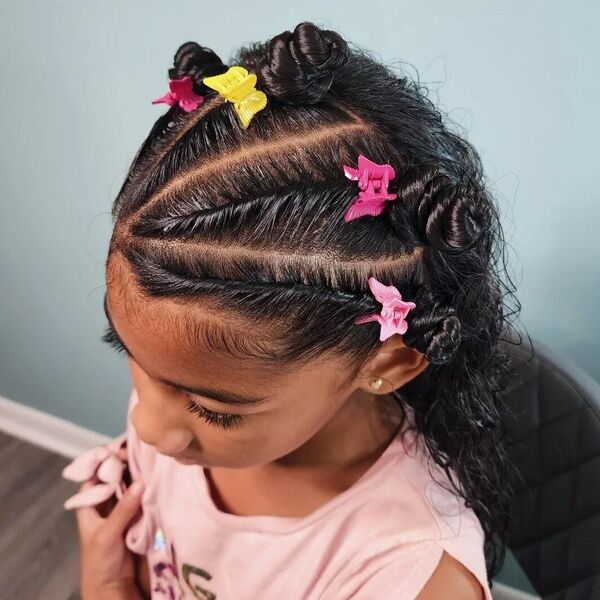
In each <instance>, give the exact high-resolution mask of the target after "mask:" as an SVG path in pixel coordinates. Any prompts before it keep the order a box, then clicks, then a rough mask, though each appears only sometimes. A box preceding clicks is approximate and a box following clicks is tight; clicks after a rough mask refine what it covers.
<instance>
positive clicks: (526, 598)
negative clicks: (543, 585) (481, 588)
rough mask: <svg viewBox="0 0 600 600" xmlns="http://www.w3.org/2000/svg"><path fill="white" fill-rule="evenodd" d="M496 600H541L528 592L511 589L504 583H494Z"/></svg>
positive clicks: (493, 592) (493, 591)
mask: <svg viewBox="0 0 600 600" xmlns="http://www.w3.org/2000/svg"><path fill="white" fill-rule="evenodd" d="M492 596H493V597H494V600H540V597H539V596H533V595H532V594H528V593H527V592H522V591H521V590H518V589H517V588H514V587H510V586H509V585H506V584H504V583H500V582H498V581H494V589H493V590H492Z"/></svg>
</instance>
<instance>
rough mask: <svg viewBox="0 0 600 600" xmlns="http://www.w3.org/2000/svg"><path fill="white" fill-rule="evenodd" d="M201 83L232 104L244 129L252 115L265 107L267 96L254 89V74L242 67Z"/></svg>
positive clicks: (234, 68)
mask: <svg viewBox="0 0 600 600" xmlns="http://www.w3.org/2000/svg"><path fill="white" fill-rule="evenodd" d="M202 83H204V85H206V86H208V87H209V88H211V89H213V90H216V91H217V92H219V94H220V95H221V96H222V97H223V98H225V100H227V101H228V102H231V103H233V107H234V108H235V112H236V113H237V115H238V118H239V120H240V122H241V124H242V127H243V128H244V129H246V128H247V127H248V125H249V124H250V121H251V120H252V118H253V117H254V115H255V114H256V113H257V112H258V111H259V110H262V109H263V108H264V107H265V106H266V105H267V95H266V94H265V93H264V92H262V91H260V90H257V89H256V87H255V85H256V74H255V73H248V71H247V70H246V69H244V67H240V66H237V65H236V66H233V67H229V69H228V70H227V71H226V72H225V73H221V75H213V76H211V77H205V78H204V79H203V80H202Z"/></svg>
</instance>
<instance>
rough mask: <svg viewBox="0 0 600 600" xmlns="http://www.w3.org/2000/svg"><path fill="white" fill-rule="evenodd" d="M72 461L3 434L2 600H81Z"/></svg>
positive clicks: (0, 470)
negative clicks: (68, 471) (68, 469)
mask: <svg viewBox="0 0 600 600" xmlns="http://www.w3.org/2000/svg"><path fill="white" fill-rule="evenodd" d="M69 462H70V460H69V459H68V458H65V457H63V456H59V455H57V454H53V453H52V452H49V451H48V450H45V449H43V448H40V447H38V446H34V445H33V444H30V443H28V442H25V441H23V440H20V439H18V438H15V437H12V436H10V435H7V434H6V433H4V432H1V431H0V600H76V599H79V540H78V533H77V525H76V522H75V514H74V513H73V511H69V510H65V509H64V508H63V502H64V501H65V500H66V499H67V498H68V497H69V496H71V495H73V494H74V493H75V492H76V491H77V489H78V487H79V486H78V484H76V483H73V482H70V481H67V480H65V479H63V478H62V477H61V471H62V470H63V468H64V467H65V465H67V464H68V463H69Z"/></svg>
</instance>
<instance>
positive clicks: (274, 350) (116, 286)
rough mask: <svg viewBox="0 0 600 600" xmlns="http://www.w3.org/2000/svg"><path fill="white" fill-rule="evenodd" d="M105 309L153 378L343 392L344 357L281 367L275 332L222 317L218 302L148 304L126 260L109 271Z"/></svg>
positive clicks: (164, 299) (236, 318) (156, 301)
mask: <svg viewBox="0 0 600 600" xmlns="http://www.w3.org/2000/svg"><path fill="white" fill-rule="evenodd" d="M106 302H107V305H108V306H107V308H108V312H109V314H110V317H111V319H112V322H113V326H114V328H115V329H116V333H117V334H118V336H119V337H121V339H122V340H123V342H124V343H125V345H126V346H127V347H128V349H129V350H130V351H132V353H133V355H134V356H135V355H136V352H137V354H138V355H139V359H138V361H139V362H143V364H142V365H140V366H142V367H144V366H147V367H148V369H149V370H150V372H149V373H148V374H149V375H156V376H158V377H159V378H164V379H170V380H175V381H180V382H189V381H190V380H192V381H193V382H198V383H200V382H202V383H204V382H206V379H207V378H208V379H209V380H212V381H213V382H214V381H218V379H219V378H223V377H224V378H226V380H230V379H232V378H233V379H235V381H236V383H237V384H239V385H240V386H241V387H247V388H248V389H249V390H255V391H258V390H260V388H261V386H264V385H265V382H267V381H268V382H269V387H271V389H272V388H273V387H280V386H281V387H285V386H304V385H306V386H307V387H311V381H313V383H314V382H315V381H316V380H319V381H320V383H321V384H322V383H323V382H324V380H325V379H327V380H330V383H331V385H332V386H333V387H334V388H336V387H337V386H339V385H340V381H342V375H343V373H344V369H343V366H344V362H343V360H342V359H341V358H340V357H337V356H321V357H319V358H318V359H315V360H313V361H311V362H309V363H300V364H297V365H289V366H286V365H284V364H281V363H279V362H278V361H277V360H276V357H277V356H278V355H281V352H280V351H278V343H281V342H278V341H277V331H278V328H277V327H276V325H274V324H271V323H270V324H268V325H263V326H262V327H261V326H260V324H259V323H257V322H256V321H254V322H251V321H249V320H247V319H244V318H243V317H242V316H240V315H237V314H231V313H228V312H226V311H224V310H221V309H219V307H218V306H216V305H215V303H214V300H213V301H212V303H211V301H210V300H207V299H192V300H185V301H182V300H179V299H177V300H176V299H173V298H167V297H161V298H149V297H148V296H147V295H145V294H143V293H142V292H141V290H140V289H139V287H138V285H137V282H136V280H135V277H134V275H133V272H132V271H131V267H130V266H129V265H128V263H127V261H126V260H125V259H124V258H123V256H122V255H120V253H119V257H118V258H117V259H114V258H112V259H110V261H109V265H108V266H107V290H106ZM265 356H266V357H268V358H264V357H265ZM136 358H137V357H136ZM338 379H339V381H338Z"/></svg>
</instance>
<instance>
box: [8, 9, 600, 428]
mask: <svg viewBox="0 0 600 600" xmlns="http://www.w3.org/2000/svg"><path fill="white" fill-rule="evenodd" d="M249 6H252V12H251V13H249V12H248V9H247V7H249ZM364 6H365V4H364V3H363V2H358V1H352V0H344V1H329V2H327V3H324V2H322V1H315V0H304V1H303V2H302V3H291V2H277V3H275V2H264V1H256V0H255V1H254V2H251V3H248V2H243V3H242V2H236V1H231V0H230V1H229V2H225V3H209V2H191V1H188V2H183V1H178V2H148V1H145V2H141V1H139V2H134V1H131V0H130V1H128V2H117V1H116V0H105V1H104V2H92V1H87V2H84V1H75V0H72V1H66V0H63V1H58V0H57V1H54V2H48V1H47V0H46V1H42V0H36V1H33V0H28V1H23V2H11V3H9V2H8V0H1V2H0V49H1V52H0V69H1V71H0V74H1V76H2V93H1V94H0V104H1V106H0V120H1V128H0V132H1V141H0V152H1V160H0V169H1V177H0V186H1V190H2V201H1V203H0V306H1V308H2V310H1V311H0V395H1V396H4V397H7V398H11V399H13V400H16V401H18V402H22V403H24V404H28V405H30V406H33V407H36V408H39V409H42V410H44V411H47V412H49V413H52V414H54V415H57V416H59V417H63V418H66V419H69V420H71V421H74V422H75V423H78V424H80V425H83V426H85V427H88V428H91V429H94V430H97V431H99V432H102V433H105V434H108V435H117V434H118V433H120V432H121V431H122V428H123V424H124V418H125V403H126V399H127V394H128V390H129V382H128V377H127V371H126V366H125V362H124V359H123V358H121V357H119V356H117V355H116V354H113V353H111V351H110V349H109V348H108V347H107V346H106V345H104V344H102V343H101V342H100V336H101V334H102V332H103V326H104V316H103V311H102V295H103V291H104V279H103V261H104V258H105V253H106V248H107V242H108V239H109V236H110V227H111V219H110V213H109V210H110V204H111V201H112V200H113V198H114V197H115V195H116V194H117V192H118V189H119V187H120V185H121V182H122V180H123V178H124V176H125V173H126V170H127V167H128V165H129V162H130V160H131V159H132V157H133V155H134V153H135V151H136V149H137V148H138V146H139V145H140V143H141V142H142V140H143V138H144V137H145V136H146V134H147V133H148V131H149V129H150V126H151V124H152V123H153V121H154V120H155V119H156V118H157V117H158V116H159V114H161V113H162V112H163V111H164V109H165V106H164V105H158V106H153V105H151V104H150V100H151V99H152V98H155V97H157V96H159V95H161V94H162V93H163V92H164V91H165V90H166V81H167V69H168V68H169V67H170V66H171V64H172V58H173V54H174V52H175V50H176V49H177V47H178V46H179V44H181V43H182V42H184V41H188V40H195V41H197V42H199V43H201V44H203V45H207V46H210V47H211V48H213V49H214V50H215V51H216V52H217V53H218V54H219V55H220V56H221V57H222V58H223V60H224V61H225V62H227V59H228V57H229V56H230V54H231V52H232V51H233V49H234V48H235V47H237V46H238V45H240V44H242V43H244V42H247V41H252V40H257V39H261V40H262V39H267V38H269V37H272V36H273V35H275V34H277V33H279V32H281V31H283V30H285V29H293V27H294V26H295V25H296V23H298V22H299V21H302V20H312V21H315V22H316V23H317V24H319V25H321V26H324V27H332V28H334V29H336V30H338V31H339V32H340V33H342V35H344V37H346V38H347V39H351V40H353V41H355V42H357V43H358V44H360V45H362V46H365V47H367V48H370V49H372V50H375V51H376V52H377V53H378V55H379V56H380V57H381V59H382V60H384V61H385V62H387V63H390V64H391V63H394V64H400V62H401V61H406V62H408V63H410V64H409V65H406V66H407V68H408V69H409V72H410V73H411V74H414V69H413V68H412V66H414V68H416V70H417V72H418V74H419V77H420V79H421V81H422V82H424V83H427V84H428V85H429V87H430V89H431V97H432V99H434V100H435V101H436V102H438V103H439V105H440V107H441V108H442V109H443V110H448V111H450V116H451V118H452V119H453V120H454V121H455V122H456V124H457V127H459V128H460V127H462V128H464V132H466V134H467V136H468V138H469V139H470V140H472V141H473V142H474V143H475V144H476V146H477V148H478V149H479V151H480V153H481V155H482V158H483V161H484V166H485V169H486V172H487V174H488V177H489V180H490V185H491V187H492V189H493V190H494V191H495V193H496V195H497V197H498V200H499V202H500V205H501V209H502V212H503V218H504V226H505V233H506V237H507V240H508V242H509V243H510V245H511V253H510V255H509V261H510V266H511V271H512V273H513V277H514V278H515V281H516V283H517V284H518V287H519V298H520V300H521V302H522V304H523V310H522V313H521V320H522V322H523V324H524V325H525V326H526V327H527V329H528V331H529V332H530V333H531V335H532V336H533V337H536V338H538V339H540V340H541V341H543V342H545V343H547V344H549V345H551V346H552V347H554V348H556V349H558V350H560V351H562V352H564V353H565V354H566V355H569V356H570V357H571V358H572V359H573V360H574V361H576V362H577V363H578V364H579V365H581V366H582V367H583V368H585V369H586V370H588V371H589V372H590V373H591V374H592V375H593V376H595V377H596V378H598V379H600V364H599V361H598V359H597V357H598V354H599V352H600V341H599V335H598V334H599V331H600V317H599V316H598V312H597V310H596V307H597V306H598V305H600V286H599V285H598V283H599V276H598V265H599V258H600V244H599V243H598V222H599V218H600V183H598V179H597V175H598V152H597V140H598V138H599V136H600V127H599V119H598V115H597V110H598V101H599V99H600V84H599V78H598V56H599V52H600V47H599V46H600V43H599V41H598V35H597V23H598V19H599V17H600V10H599V9H598V4H597V3H595V2H592V1H591V0H590V1H588V2H584V1H581V2H575V3H571V4H569V5H565V4H564V3H559V2H558V1H552V2H550V1H546V2H541V1H539V0H538V1H536V2H517V1H516V0H510V1H507V0H505V1H503V2H496V3H494V2H485V1H481V0H480V1H472V2H468V1H464V0H463V1H457V2H444V1H441V0H438V1H431V0H430V1H424V2H419V3H416V2H411V3H409V2H398V1H397V0H396V1H392V0H371V1H370V2H369V3H368V7H369V10H368V11H365V10H364ZM411 65H412V66H411Z"/></svg>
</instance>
